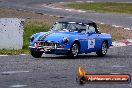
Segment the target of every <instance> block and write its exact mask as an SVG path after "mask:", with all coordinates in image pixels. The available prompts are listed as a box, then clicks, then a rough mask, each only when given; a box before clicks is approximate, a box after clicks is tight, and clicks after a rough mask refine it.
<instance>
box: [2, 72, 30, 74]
mask: <svg viewBox="0 0 132 88" xmlns="http://www.w3.org/2000/svg"><path fill="white" fill-rule="evenodd" d="M28 72H29V71H4V72H1V73H2V74H14V73H28Z"/></svg>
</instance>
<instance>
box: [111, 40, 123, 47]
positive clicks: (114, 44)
mask: <svg viewBox="0 0 132 88" xmlns="http://www.w3.org/2000/svg"><path fill="white" fill-rule="evenodd" d="M112 45H113V47H121V46H126V44H125V43H122V42H117V41H115V42H113V43H112Z"/></svg>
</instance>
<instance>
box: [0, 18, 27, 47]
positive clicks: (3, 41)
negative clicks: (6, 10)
mask: <svg viewBox="0 0 132 88" xmlns="http://www.w3.org/2000/svg"><path fill="white" fill-rule="evenodd" d="M23 29H24V27H23V22H22V19H18V18H0V49H22V47H23V31H24V30H23Z"/></svg>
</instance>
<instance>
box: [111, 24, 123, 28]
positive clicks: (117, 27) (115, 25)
mask: <svg viewBox="0 0 132 88" xmlns="http://www.w3.org/2000/svg"><path fill="white" fill-rule="evenodd" d="M112 26H113V27H117V28H118V27H122V26H117V25H112Z"/></svg>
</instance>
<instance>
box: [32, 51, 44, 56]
mask: <svg viewBox="0 0 132 88" xmlns="http://www.w3.org/2000/svg"><path fill="white" fill-rule="evenodd" d="M30 52H31V55H32V56H33V57H34V58H41V56H42V54H43V52H37V51H32V50H31V51H30Z"/></svg>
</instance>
